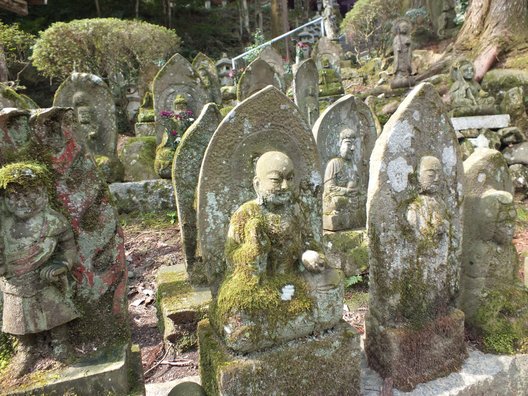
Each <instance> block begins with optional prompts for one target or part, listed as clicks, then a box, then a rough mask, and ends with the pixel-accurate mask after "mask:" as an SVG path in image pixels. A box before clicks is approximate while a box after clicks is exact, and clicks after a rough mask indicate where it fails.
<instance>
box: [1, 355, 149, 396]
mask: <svg viewBox="0 0 528 396" xmlns="http://www.w3.org/2000/svg"><path fill="white" fill-rule="evenodd" d="M138 358H139V365H141V355H139V356H138V355H137V354H136V355H134V354H133V353H132V352H131V350H130V346H129V345H127V344H125V345H122V344H118V345H116V346H115V347H114V348H112V349H111V350H107V351H105V352H103V353H99V354H98V355H96V356H95V357H93V356H92V357H91V359H87V361H86V362H79V363H78V364H75V365H72V366H69V367H65V368H64V367H61V368H60V369H55V370H50V371H48V372H45V373H44V374H42V373H40V375H37V376H35V378H31V377H30V378H28V380H27V381H26V382H25V384H24V385H22V386H20V385H18V386H16V387H15V388H3V389H2V394H3V395H9V396H29V395H35V394H39V395H65V394H68V393H69V392H72V391H73V392H75V395H79V396H92V395H97V394H99V395H101V394H115V395H129V394H136V395H141V394H144V389H143V390H141V389H136V392H137V393H136V392H134V393H131V390H132V384H133V382H134V381H136V380H137V378H130V374H131V373H133V374H135V375H142V373H136V371H133V369H134V365H137V362H136V360H137V359H138ZM140 386H141V387H142V386H144V385H142V384H141V385H140Z"/></svg>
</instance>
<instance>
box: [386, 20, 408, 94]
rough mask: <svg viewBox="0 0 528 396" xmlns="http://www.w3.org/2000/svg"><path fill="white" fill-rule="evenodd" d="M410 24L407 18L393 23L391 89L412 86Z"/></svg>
mask: <svg viewBox="0 0 528 396" xmlns="http://www.w3.org/2000/svg"><path fill="white" fill-rule="evenodd" d="M411 32H412V24H411V22H410V21H409V20H408V19H407V18H398V19H397V20H396V21H394V24H393V27H392V33H393V34H394V38H393V40H392V49H393V52H394V78H393V80H392V81H391V84H390V86H391V88H393V89H395V88H405V87H410V86H412V85H414V78H413V77H412V41H411Z"/></svg>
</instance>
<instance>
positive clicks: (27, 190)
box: [5, 184, 48, 219]
mask: <svg viewBox="0 0 528 396" xmlns="http://www.w3.org/2000/svg"><path fill="white" fill-rule="evenodd" d="M47 203H48V194H47V192H46V189H45V188H44V187H43V186H33V187H23V186H21V185H18V184H14V185H11V186H9V187H8V189H7V191H6V194H5V206H6V209H7V211H8V212H9V213H11V214H13V215H14V216H16V217H18V218H19V219H29V218H31V217H33V216H34V215H36V214H37V213H39V212H41V211H42V210H43V209H44V208H45V207H46V205H47Z"/></svg>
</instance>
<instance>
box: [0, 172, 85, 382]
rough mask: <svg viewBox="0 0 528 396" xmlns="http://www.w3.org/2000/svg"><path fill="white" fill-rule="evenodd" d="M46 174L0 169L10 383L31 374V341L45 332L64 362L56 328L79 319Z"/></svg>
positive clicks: (68, 231) (67, 245)
mask: <svg viewBox="0 0 528 396" xmlns="http://www.w3.org/2000/svg"><path fill="white" fill-rule="evenodd" d="M48 173H49V171H48V170H47V169H46V168H45V167H44V166H43V165H40V164H38V163H28V162H23V163H12V164H8V165H6V166H4V167H2V168H0V189H1V190H0V195H2V198H3V201H4V207H5V209H4V211H3V213H2V222H1V228H0V237H1V238H2V239H3V240H2V243H1V244H0V245H1V246H4V251H3V252H0V290H1V291H2V292H3V299H4V306H3V318H2V332H4V333H8V334H11V335H13V336H14V337H15V338H16V339H17V341H18V347H17V355H16V357H15V358H14V359H13V360H12V362H11V366H10V372H11V374H12V375H13V376H14V377H15V378H18V377H20V376H22V375H24V374H26V373H27V372H28V371H29V370H30V369H31V368H32V366H33V364H34V362H35V360H36V358H37V357H38V353H37V352H36V348H37V343H36V341H37V335H39V334H41V333H43V332H48V331H50V332H51V338H52V345H53V347H54V352H55V354H56V355H60V357H61V358H62V359H64V358H66V357H67V356H66V352H67V351H69V349H68V346H69V345H70V343H69V340H68V336H67V331H68V330H67V329H66V328H65V327H64V326H62V325H64V324H65V323H68V322H70V321H72V320H74V319H76V318H78V317H79V316H80V314H79V312H78V310H77V309H76V308H75V306H74V304H73V301H72V299H71V288H70V286H69V283H70V280H69V279H68V278H69V277H71V275H69V273H70V270H71V269H72V267H73V265H74V264H75V263H76V261H77V249H76V246H75V240H74V235H73V231H72V228H71V226H70V224H69V223H68V221H67V220H66V218H65V217H64V215H63V214H61V213H59V212H57V211H56V210H54V209H52V207H51V204H50V202H49V198H48V191H47V188H46V182H47V180H49V177H50V176H49V174H48ZM2 253H3V254H2ZM2 255H3V257H2Z"/></svg>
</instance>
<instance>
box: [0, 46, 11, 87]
mask: <svg viewBox="0 0 528 396" xmlns="http://www.w3.org/2000/svg"><path fill="white" fill-rule="evenodd" d="M8 80H9V72H8V70H7V62H6V58H5V54H4V47H3V46H2V44H0V82H6V81H8Z"/></svg>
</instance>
